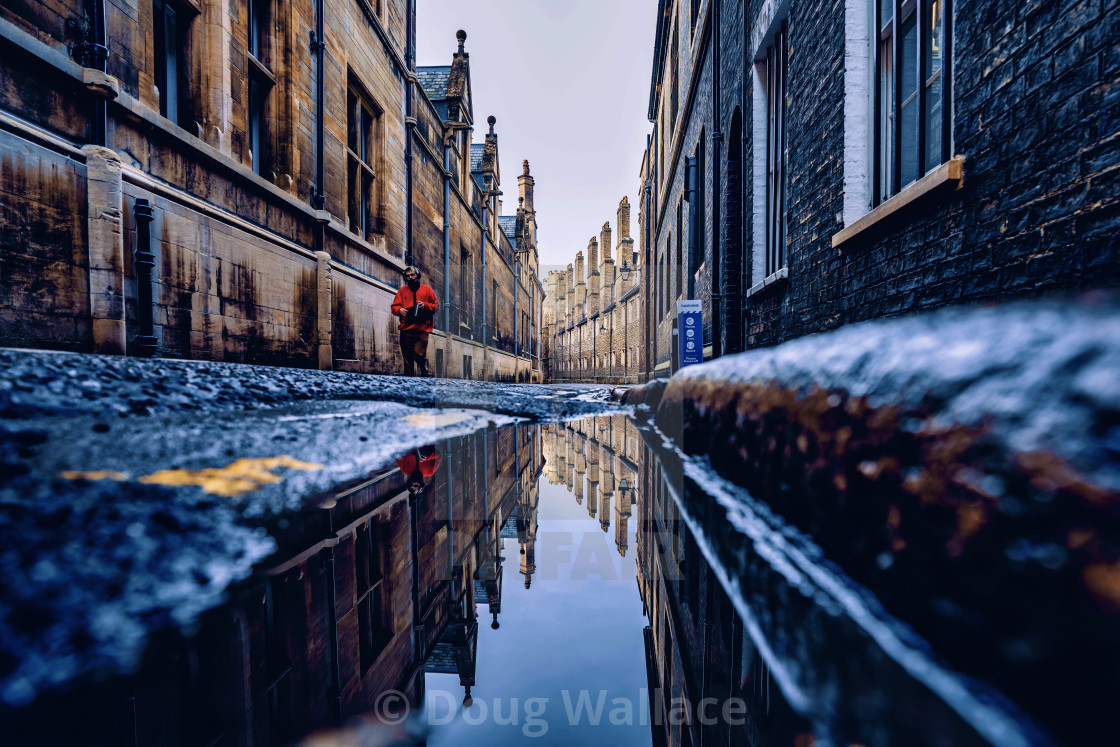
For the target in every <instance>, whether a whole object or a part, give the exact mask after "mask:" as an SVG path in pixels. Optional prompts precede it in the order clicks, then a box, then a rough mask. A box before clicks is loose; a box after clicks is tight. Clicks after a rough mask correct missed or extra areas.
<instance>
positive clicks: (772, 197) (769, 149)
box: [765, 21, 789, 277]
mask: <svg viewBox="0 0 1120 747" xmlns="http://www.w3.org/2000/svg"><path fill="white" fill-rule="evenodd" d="M788 53H789V27H788V25H787V23H786V21H782V22H781V26H780V27H779V28H778V32H777V33H776V34H775V35H774V40H773V41H772V42H771V43H770V45H769V46H768V47H767V48H766V61H765V71H766V276H767V277H769V276H770V275H773V274H774V273H775V272H777V271H778V270H780V269H781V268H783V267H785V266H786V163H787V159H786V77H787V72H788V70H789V67H788V56H789V54H788Z"/></svg>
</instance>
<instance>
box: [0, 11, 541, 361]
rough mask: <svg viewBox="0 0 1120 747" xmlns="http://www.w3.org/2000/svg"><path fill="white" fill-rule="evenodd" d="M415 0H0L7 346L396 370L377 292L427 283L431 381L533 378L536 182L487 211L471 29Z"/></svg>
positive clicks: (391, 322) (493, 165)
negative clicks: (431, 30) (436, 33)
mask: <svg viewBox="0 0 1120 747" xmlns="http://www.w3.org/2000/svg"><path fill="white" fill-rule="evenodd" d="M414 19H415V10H414V0H304V1H302V2H295V3H279V2H275V0H236V1H235V2H232V3H225V2H217V0H142V1H141V2H138V3H120V2H113V1H111V0H85V1H84V2H79V0H38V1H36V0H21V1H20V2H15V3H5V4H4V5H3V7H0V49H2V50H3V53H2V54H0V60H2V62H0V88H2V91H3V97H2V99H0V154H2V156H3V171H2V172H0V194H2V195H3V203H4V205H5V210H4V213H3V215H2V216H0V236H3V239H2V249H0V275H2V277H3V283H2V288H3V289H2V290H0V344H3V345H12V346H25V347H40V348H54V349H65V350H77V351H90V352H103V353H128V354H148V355H150V354H157V355H162V356H177V357H186V358H205V359H217V360H230V361H239V362H247V363H266V364H283V365H294V366H308V367H314V366H319V367H321V368H332V367H338V368H344V369H350V370H358V371H378V372H394V371H399V370H400V365H401V364H400V360H399V359H400V355H399V351H398V350H397V335H396V320H395V319H393V318H392V317H391V316H390V314H389V303H390V300H391V298H392V294H393V293H394V292H395V290H396V288H397V287H398V286H399V284H400V281H401V271H402V269H403V267H404V266H405V265H407V264H416V265H417V266H419V267H420V268H421V270H422V271H423V272H424V275H425V281H426V282H428V283H429V284H430V285H432V286H433V288H434V289H435V291H436V293H437V295H438V296H439V297H440V298H441V301H442V303H443V310H442V313H441V314H440V315H439V318H438V319H437V327H438V331H437V334H436V335H435V336H434V337H433V339H432V343H431V348H432V351H434V352H430V353H429V355H430V357H432V358H433V359H434V360H433V362H434V363H435V364H436V365H435V368H436V371H437V372H438V373H440V374H442V375H445V376H456V377H458V376H467V377H472V378H489V379H495V378H499V379H514V378H518V379H529V378H540V375H541V374H540V363H539V356H538V355H537V354H536V353H534V350H535V349H536V346H535V345H534V343H535V342H537V341H538V339H539V331H538V327H539V319H540V308H541V300H540V299H541V292H542V289H541V286H540V284H539V282H537V281H536V279H535V267H536V243H535V242H536V231H535V225H536V224H535V214H534V208H533V198H532V191H533V179H532V176H530V174H529V171H528V166H527V164H526V167H525V173H524V174H522V175H521V176H520V178H519V186H520V192H521V197H522V202H521V205H520V207H519V208H518V211H517V214H516V215H512V216H509V218H508V219H506V218H504V217H503V216H502V215H501V212H502V206H501V202H500V200H499V198H498V194H499V191H500V189H499V188H500V185H501V181H500V174H499V170H498V136H497V134H496V132H495V129H494V123H493V121H491V123H490V127H489V131H488V133H487V134H486V135H485V138H484V142H483V143H480V144H476V143H473V142H472V133H473V130H474V127H475V119H474V101H473V99H472V96H471V83H470V65H469V55H468V54H467V53H466V51H465V49H464V42H465V38H466V34H464V33H462V32H460V34H459V39H458V41H459V46H458V50H457V51H455V52H454V54H452V56H451V61H450V64H449V65H446V66H442V67H423V68H416V67H415V64H414V60H413V50H414V46H415V45H414V39H415V33H416V31H415V20H414Z"/></svg>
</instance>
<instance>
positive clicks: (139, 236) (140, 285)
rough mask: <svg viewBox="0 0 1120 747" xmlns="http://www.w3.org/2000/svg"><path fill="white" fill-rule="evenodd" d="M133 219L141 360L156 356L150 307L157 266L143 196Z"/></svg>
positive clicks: (135, 206)
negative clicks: (153, 277) (153, 270)
mask: <svg viewBox="0 0 1120 747" xmlns="http://www.w3.org/2000/svg"><path fill="white" fill-rule="evenodd" d="M132 214H133V215H134V216H136V255H135V261H134V262H133V265H134V267H135V268H136V314H137V317H138V320H137V321H138V324H139V328H140V334H138V335H137V336H136V352H137V353H139V354H140V355H142V356H144V357H150V356H152V355H155V352H156V336H155V325H154V315H155V310H154V308H153V305H152V269H153V268H154V267H155V266H156V255H154V254H152V220H153V219H154V218H155V212H154V211H153V210H152V205H151V203H150V202H148V200H147V199H146V198H144V197H139V198H137V200H136V202H135V203H134V204H133V206H132Z"/></svg>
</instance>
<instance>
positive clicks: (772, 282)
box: [747, 267, 789, 298]
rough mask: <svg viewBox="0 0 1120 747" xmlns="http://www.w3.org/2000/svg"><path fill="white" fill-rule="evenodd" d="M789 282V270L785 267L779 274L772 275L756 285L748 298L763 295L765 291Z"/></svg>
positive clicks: (752, 287) (748, 293)
mask: <svg viewBox="0 0 1120 747" xmlns="http://www.w3.org/2000/svg"><path fill="white" fill-rule="evenodd" d="M788 282H789V268H788V267H783V268H782V269H780V270H778V271H777V272H775V273H773V274H771V275H767V276H766V278H765V279H764V280H762V282H759V283H755V284H754V285H752V286H751V289H750V290H749V291H747V298H750V297H751V296H757V295H758V294H759V293H762V292H763V291H765V290H767V289H769V288H773V287H774V286H776V285H778V284H780V283H788Z"/></svg>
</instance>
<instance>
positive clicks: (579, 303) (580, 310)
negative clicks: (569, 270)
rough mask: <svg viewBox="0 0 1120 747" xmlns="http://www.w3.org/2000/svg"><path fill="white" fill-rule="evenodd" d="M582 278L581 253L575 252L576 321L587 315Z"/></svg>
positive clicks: (585, 293) (585, 288) (584, 284)
mask: <svg viewBox="0 0 1120 747" xmlns="http://www.w3.org/2000/svg"><path fill="white" fill-rule="evenodd" d="M584 277H585V275H584V272H583V252H576V308H575V312H576V314H575V320H576V321H579V320H580V319H582V318H583V317H584V316H586V315H587V283H586V282H585V281H584Z"/></svg>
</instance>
